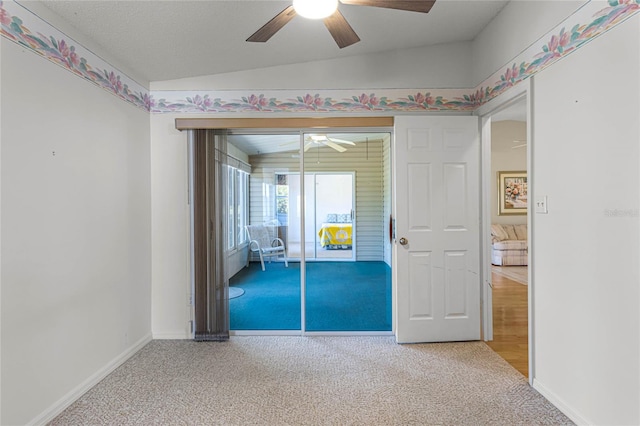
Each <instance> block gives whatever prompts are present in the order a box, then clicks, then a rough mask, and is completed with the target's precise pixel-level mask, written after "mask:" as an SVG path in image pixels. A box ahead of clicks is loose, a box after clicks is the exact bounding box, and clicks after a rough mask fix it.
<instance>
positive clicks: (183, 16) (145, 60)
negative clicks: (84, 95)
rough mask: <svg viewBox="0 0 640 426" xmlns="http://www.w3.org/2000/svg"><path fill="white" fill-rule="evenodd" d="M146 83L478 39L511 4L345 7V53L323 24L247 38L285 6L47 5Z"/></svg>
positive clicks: (204, 2) (298, 21)
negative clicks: (349, 32) (264, 38)
mask: <svg viewBox="0 0 640 426" xmlns="http://www.w3.org/2000/svg"><path fill="white" fill-rule="evenodd" d="M42 3H43V4H44V5H45V6H46V7H47V8H49V9H50V10H51V11H53V12H54V13H55V14H57V15H59V16H60V17H61V18H63V19H64V20H66V21H67V22H69V23H70V24H71V25H73V26H74V27H75V28H76V29H77V30H79V31H80V32H81V33H83V34H85V35H87V36H89V37H90V38H91V39H92V40H93V41H94V42H96V43H97V44H98V45H100V46H101V47H102V48H103V49H104V50H105V51H106V52H108V53H109V54H110V55H111V56H112V57H114V58H116V59H117V60H118V61H119V62H120V63H122V64H123V65H125V66H127V67H128V68H130V69H132V70H134V71H135V72H136V73H137V74H138V75H140V76H141V77H142V78H145V79H146V80H147V81H163V80H173V79H179V78H187V77H195V76H201V75H213V74H220V73H226V72H233V71H240V70H248V69H256V68H263V67H268V66H276V65H286V64H292V63H301V62H309V61H315V60H323V59H333V58H340V57H346V56H357V55H362V54H367V53H372V52H382V51H388V50H394V49H404V48H412V47H420V46H426V45H434V44H441V43H449V42H460V41H470V40H473V39H474V38H475V37H476V35H478V33H480V31H482V29H483V28H484V27H485V26H487V24H488V23H489V22H490V21H491V19H493V17H494V16H495V15H497V14H498V12H499V11H500V10H501V9H502V7H504V5H505V4H506V3H507V1H485V0H472V1H463V0H439V1H437V2H436V4H435V6H434V7H433V9H432V10H431V12H430V13H429V14H421V13H415V12H405V11H397V10H392V9H381V8H374V7H365V6H349V5H340V10H341V12H342V13H343V14H344V16H345V17H346V19H347V20H348V21H349V23H350V24H351V26H352V27H353V28H354V30H355V31H356V32H357V33H358V35H359V36H360V38H361V39H362V41H361V42H360V43H357V44H355V45H353V46H350V47H347V48H345V49H339V48H338V47H337V46H336V44H335V42H334V41H333V39H332V38H331V36H330V35H329V32H328V31H327V29H326V28H325V27H324V24H323V23H322V21H311V20H307V19H304V18H302V17H299V16H298V17H296V18H294V19H293V21H291V22H290V23H289V24H287V25H286V26H285V27H284V28H283V29H282V30H280V31H279V32H278V33H277V34H276V35H275V36H274V37H273V38H272V39H271V40H269V42H267V43H247V42H245V40H246V38H247V37H249V36H250V35H251V34H252V33H253V32H254V31H256V30H257V29H258V28H260V27H261V26H262V25H263V24H265V23H266V22H267V21H268V20H269V19H271V18H272V17H273V16H275V15H276V14H277V13H279V12H280V11H281V10H283V9H284V8H285V7H287V6H288V5H290V4H291V2H290V1H279V0H258V1H255V0H254V1H252V0H201V1H188V0H186V1H185V0H181V1H173V0H164V1H152V0H134V1H111V0H96V1H78V0H75V1H61V0H46V1H43V2H42Z"/></svg>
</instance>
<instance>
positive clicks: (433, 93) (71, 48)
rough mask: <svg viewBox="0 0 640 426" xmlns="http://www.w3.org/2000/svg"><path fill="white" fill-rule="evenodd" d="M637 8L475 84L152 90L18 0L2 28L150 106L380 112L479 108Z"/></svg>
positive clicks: (588, 12) (596, 12)
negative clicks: (452, 86) (450, 86)
mask: <svg viewBox="0 0 640 426" xmlns="http://www.w3.org/2000/svg"><path fill="white" fill-rule="evenodd" d="M603 4H606V7H604V8H603V7H602V6H603ZM639 11H640V0H608V2H606V3H604V2H602V1H591V2H589V3H587V4H585V6H583V7H582V8H581V9H579V10H578V11H577V12H576V13H574V14H573V15H572V16H570V17H569V18H567V19H566V20H565V21H564V22H563V23H562V24H561V25H559V26H558V27H556V28H555V29H554V30H552V31H550V32H549V33H548V34H547V35H546V36H545V37H543V38H541V39H540V40H539V41H538V42H537V43H534V44H533V45H532V46H531V47H530V48H528V49H527V50H525V51H524V52H522V53H521V54H520V55H518V57H516V58H515V59H514V60H513V63H512V64H511V65H508V66H507V67H506V69H502V70H499V71H497V72H496V73H494V74H493V75H492V76H490V77H489V78H488V79H486V80H485V81H483V82H482V83H481V84H480V85H478V86H477V87H476V88H474V89H426V88H421V89H377V90H358V91H355V90H333V91H331V90H323V91H311V92H310V91H304V90H277V91H263V92H252V91H152V92H149V91H148V90H147V89H145V88H144V87H142V86H141V85H140V84H138V83H136V82H135V81H133V80H132V79H130V78H128V77H126V76H125V75H123V74H122V73H121V72H120V71H118V70H117V69H115V68H113V67H112V66H110V65H109V64H108V63H106V62H105V61H103V60H102V59H100V58H99V57H97V56H96V55H94V54H93V53H91V52H90V51H88V50H86V49H85V48H83V47H82V46H80V45H78V44H72V43H73V42H74V41H73V40H72V39H70V38H68V37H66V36H65V35H64V34H63V33H62V32H60V31H58V30H57V29H55V28H54V27H52V26H51V25H49V24H48V23H46V22H45V21H43V20H41V19H40V18H39V17H37V16H36V15H34V14H33V13H31V12H29V11H28V10H27V9H25V8H24V7H22V6H20V5H18V4H17V3H16V2H15V1H13V0H10V1H2V0H0V23H1V34H2V36H4V37H6V38H8V39H9V40H11V41H14V42H16V43H18V44H20V45H22V46H25V47H27V48H29V49H31V50H32V51H34V52H35V53H37V54H39V55H41V56H42V57H44V58H46V59H48V60H50V61H52V62H54V63H56V64H58V65H60V66H62V67H64V68H66V69H68V70H69V71H71V72H73V73H75V74H77V75H78V76H80V77H83V78H85V79H87V80H89V81H91V82H93V83H94V84H97V85H98V86H100V87H102V88H103V89H105V90H107V91H109V92H111V93H112V94H114V95H116V96H118V97H119V98H121V99H122V100H124V101H126V102H129V103H131V104H133V105H135V106H137V107H139V108H142V109H144V110H146V111H148V112H151V113H187V114H193V113H196V114H197V113H274V112H279V113H368V114H378V113H389V112H428V111H473V110H475V109H477V108H478V107H480V106H481V105H483V104H484V103H486V102H488V101H490V100H491V99H493V98H495V97H496V96H499V95H500V94H502V93H504V92H505V91H506V90H508V89H510V88H511V87H513V86H515V85H517V84H518V83H520V82H522V81H524V80H526V79H527V78H529V77H531V76H532V75H534V74H536V73H538V72H540V71H541V70H543V69H544V68H546V67H548V66H549V65H551V64H553V63H555V62H556V61H558V60H560V59H561V58H563V57H564V56H566V55H568V54H570V53H572V52H574V51H575V50H577V49H579V48H580V47H582V46H583V45H584V44H585V43H587V42H589V41H590V40H592V39H594V38H595V37H597V36H598V35H601V34H603V33H605V32H606V31H608V30H609V29H611V28H613V27H614V26H616V25H618V24H619V23H621V22H623V21H624V20H626V19H628V18H630V17H631V16H633V15H635V14H636V13H638V12H639ZM19 14H23V15H21V16H20V17H19V16H18V15H19ZM46 34H48V35H46Z"/></svg>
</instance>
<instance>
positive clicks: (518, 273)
mask: <svg viewBox="0 0 640 426" xmlns="http://www.w3.org/2000/svg"><path fill="white" fill-rule="evenodd" d="M491 272H493V273H494V274H498V275H501V276H503V277H506V278H509V279H510V280H512V281H515V282H517V283H520V284H524V285H527V282H528V281H529V268H528V267H527V266H496V265H491Z"/></svg>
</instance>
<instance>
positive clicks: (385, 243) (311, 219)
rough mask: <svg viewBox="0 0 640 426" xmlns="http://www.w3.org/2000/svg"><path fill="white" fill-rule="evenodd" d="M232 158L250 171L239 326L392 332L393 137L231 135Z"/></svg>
mask: <svg viewBox="0 0 640 426" xmlns="http://www.w3.org/2000/svg"><path fill="white" fill-rule="evenodd" d="M229 152H230V154H229V155H232V156H233V155H235V156H236V157H237V158H239V159H240V160H241V161H243V162H245V163H246V164H247V165H248V166H247V167H248V168H249V169H250V174H249V179H248V180H249V185H248V188H247V189H246V191H247V195H248V197H247V206H246V209H248V213H249V214H248V219H247V226H246V231H247V234H246V243H241V239H240V238H237V239H236V240H237V241H238V243H239V244H237V247H236V248H235V251H234V250H230V253H229V256H230V257H233V258H235V259H236V261H235V262H234V261H230V262H229V263H230V265H231V266H230V273H231V277H230V281H229V289H230V296H229V297H230V300H229V305H230V324H231V330H232V331H235V332H238V333H242V332H246V333H251V332H254V331H259V330H267V331H273V332H276V333H278V334H281V333H292V334H296V333H297V334H299V333H305V332H389V331H391V268H390V265H391V244H390V241H389V239H388V226H389V222H388V220H389V214H390V212H391V180H390V179H391V178H390V135H389V134H385V133H376V134H362V133H343V134H333V133H327V134H324V133H323V134H316V133H296V134H284V135H283V134H278V135H275V134H255V133H252V134H237V135H234V134H230V135H229ZM236 185H238V184H237V183H236ZM239 190H240V188H237V187H236V188H235V193H238V192H239ZM228 198H229V203H230V208H229V211H230V213H232V214H234V215H236V213H237V212H239V211H240V210H241V209H242V206H239V205H238V206H234V207H233V208H232V207H231V203H232V198H231V196H229V197H228ZM256 232H262V233H265V234H266V235H268V238H269V242H268V243H267V244H266V246H267V247H266V250H265V247H264V246H261V247H260V248H259V247H258V242H257V241H258V237H257V236H256V235H255V233H256ZM229 235H230V237H231V234H229ZM260 249H262V255H263V256H260V254H261V251H260ZM303 253H304V255H303ZM267 255H269V256H267ZM233 265H235V267H234V266H233ZM235 294H240V295H238V296H235Z"/></svg>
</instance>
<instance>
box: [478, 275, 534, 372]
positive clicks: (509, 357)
mask: <svg viewBox="0 0 640 426" xmlns="http://www.w3.org/2000/svg"><path fill="white" fill-rule="evenodd" d="M492 282H493V341H491V342H487V344H488V345H489V347H491V349H493V350H494V351H496V352H497V353H498V354H499V355H500V356H501V357H502V358H504V359H505V360H506V361H507V362H508V363H509V364H511V365H512V366H513V367H514V368H515V369H516V370H518V371H519V372H520V373H522V374H523V375H524V376H525V377H528V375H529V353H528V324H527V323H528V310H527V286H526V285H523V284H520V283H517V282H515V281H512V280H510V279H508V278H506V277H504V276H500V275H497V274H493V275H492Z"/></svg>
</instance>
